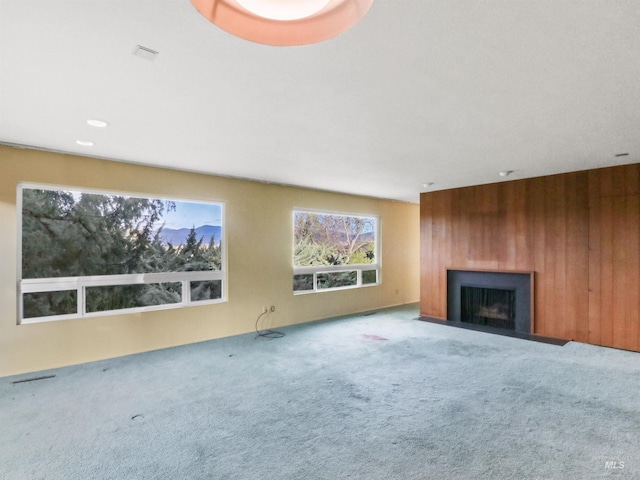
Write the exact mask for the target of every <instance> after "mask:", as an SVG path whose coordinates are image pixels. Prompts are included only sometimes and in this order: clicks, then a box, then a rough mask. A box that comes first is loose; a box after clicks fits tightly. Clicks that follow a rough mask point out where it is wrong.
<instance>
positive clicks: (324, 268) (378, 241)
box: [291, 207, 382, 295]
mask: <svg viewBox="0 0 640 480" xmlns="http://www.w3.org/2000/svg"><path fill="white" fill-rule="evenodd" d="M296 213H310V214H314V215H333V216H342V217H363V218H373V219H375V233H374V259H375V262H373V263H362V264H347V265H333V266H331V265H317V266H298V265H295V263H294V260H293V252H294V251H295V218H296ZM291 217H292V233H293V239H292V240H293V242H292V254H291V257H292V264H293V273H292V275H291V278H292V280H293V277H294V276H296V275H313V288H312V289H308V290H293V294H294V295H308V294H312V293H325V292H334V291H338V290H352V289H355V288H366V287H375V286H379V285H381V284H382V258H381V252H382V234H381V230H382V221H381V217H380V215H375V214H365V213H350V212H337V211H331V210H317V209H310V208H297V207H296V208H294V209H293V214H292V216H291ZM369 270H374V271H375V272H376V281H375V282H374V283H362V273H363V272H364V271H369ZM351 271H355V272H356V284H355V285H345V286H341V287H330V288H318V275H321V274H324V273H333V272H351Z"/></svg>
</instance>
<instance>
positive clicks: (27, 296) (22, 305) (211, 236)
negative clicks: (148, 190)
mask: <svg viewBox="0 0 640 480" xmlns="http://www.w3.org/2000/svg"><path fill="white" fill-rule="evenodd" d="M18 204H19V206H20V207H19V208H21V210H22V215H20V216H19V222H20V225H19V228H18V231H19V232H20V242H19V248H20V255H19V256H18V257H19V258H20V259H21V262H20V264H19V275H18V278H19V279H20V288H19V295H20V298H19V300H20V301H19V312H18V323H33V322H41V321H50V320H62V319H66V318H78V317H87V316H96V315H103V314H105V313H107V312H109V313H113V312H116V311H126V312H132V311H146V310H158V309H165V308H177V307H184V306H188V305H201V304H205V303H216V302H222V301H224V299H225V282H226V272H225V267H224V266H225V260H224V258H225V255H224V248H223V205H222V204H220V203H195V202H188V201H181V200H172V199H161V198H146V197H135V196H129V195H125V194H118V193H103V192H88V191H80V190H73V189H63V188H59V189H57V188H52V187H41V186H27V185H21V186H19V187H18Z"/></svg>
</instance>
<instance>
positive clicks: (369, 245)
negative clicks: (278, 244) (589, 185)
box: [293, 210, 380, 293]
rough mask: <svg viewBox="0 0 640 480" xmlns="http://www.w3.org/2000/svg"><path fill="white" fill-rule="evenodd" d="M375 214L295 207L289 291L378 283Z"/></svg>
mask: <svg viewBox="0 0 640 480" xmlns="http://www.w3.org/2000/svg"><path fill="white" fill-rule="evenodd" d="M378 223H379V222H378V217H373V216H360V215H349V214H338V213H328V212H313V211H304V210H295V211H294V212H293V224H294V233H293V237H294V246H293V291H294V293H311V292H321V291H328V290H335V289H342V288H356V287H363V286H370V285H377V284H379V283H380V258H379V255H380V254H379V246H378V244H379V241H378Z"/></svg>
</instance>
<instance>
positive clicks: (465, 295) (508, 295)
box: [447, 270, 533, 333]
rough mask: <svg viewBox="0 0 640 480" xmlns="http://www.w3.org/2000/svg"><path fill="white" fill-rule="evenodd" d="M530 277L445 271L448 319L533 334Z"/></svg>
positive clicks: (505, 273)
mask: <svg viewBox="0 0 640 480" xmlns="http://www.w3.org/2000/svg"><path fill="white" fill-rule="evenodd" d="M531 286H532V274H531V273H521V272H489V271H475V270H448V271H447V320H450V321H454V322H463V323H469V324H475V325H481V326H487V327H493V328H500V329H505V330H511V331H516V332H521V333H533V328H532V318H531V317H532V315H531V312H532V308H531V297H532V295H531Z"/></svg>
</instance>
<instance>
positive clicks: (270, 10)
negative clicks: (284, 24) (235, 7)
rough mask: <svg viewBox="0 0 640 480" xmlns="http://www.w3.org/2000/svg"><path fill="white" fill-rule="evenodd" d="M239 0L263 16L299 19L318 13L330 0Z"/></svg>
mask: <svg viewBox="0 0 640 480" xmlns="http://www.w3.org/2000/svg"><path fill="white" fill-rule="evenodd" d="M237 2H238V3H239V4H240V5H241V6H243V7H244V8H246V9H247V10H249V11H250V12H251V13H254V14H256V15H258V16H260V17H263V18H269V19H271V20H299V19H301V18H306V17H310V16H311V15H313V14H314V13H318V12H319V11H320V10H322V9H323V8H324V7H326V6H327V4H328V3H329V0H237Z"/></svg>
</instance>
